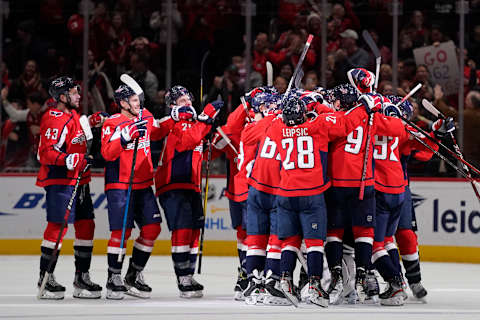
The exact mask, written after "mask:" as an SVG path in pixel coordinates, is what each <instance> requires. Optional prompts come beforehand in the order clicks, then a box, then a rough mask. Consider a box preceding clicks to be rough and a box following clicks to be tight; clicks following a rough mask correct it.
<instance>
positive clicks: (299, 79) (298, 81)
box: [295, 69, 304, 89]
mask: <svg viewBox="0 0 480 320" xmlns="http://www.w3.org/2000/svg"><path fill="white" fill-rule="evenodd" d="M303 75H304V74H303V70H302V69H300V71H298V75H297V77H296V78H295V89H300V84H301V83H302V79H303Z"/></svg>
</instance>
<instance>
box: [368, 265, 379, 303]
mask: <svg viewBox="0 0 480 320" xmlns="http://www.w3.org/2000/svg"><path fill="white" fill-rule="evenodd" d="M365 282H366V287H367V290H366V293H367V296H366V297H365V301H364V303H367V304H377V303H378V302H379V299H378V294H379V293H380V287H379V285H378V280H377V277H376V276H375V272H374V271H373V270H369V271H367V273H366V276H365Z"/></svg>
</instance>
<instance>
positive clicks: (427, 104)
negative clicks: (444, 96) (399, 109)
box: [422, 99, 480, 201]
mask: <svg viewBox="0 0 480 320" xmlns="http://www.w3.org/2000/svg"><path fill="white" fill-rule="evenodd" d="M422 105H423V107H424V108H425V109H427V111H429V112H430V113H431V114H433V115H434V116H436V117H437V118H439V119H445V115H444V114H442V113H441V112H440V111H439V110H438V109H437V108H435V107H434V106H433V104H431V103H430V102H429V101H428V100H427V99H423V100H422ZM450 138H452V142H453V149H454V150H455V153H456V154H457V155H458V156H459V157H460V158H462V159H465V158H464V157H463V154H462V152H461V150H460V147H459V146H458V144H457V139H455V135H454V134H453V132H450ZM463 169H464V170H465V172H466V173H467V175H468V176H469V177H470V184H471V185H472V188H473V192H475V196H476V197H477V199H478V200H479V201H480V193H479V192H478V189H477V186H476V183H475V180H473V179H472V174H471V173H470V170H469V169H468V166H467V165H466V164H463Z"/></svg>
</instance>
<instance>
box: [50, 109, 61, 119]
mask: <svg viewBox="0 0 480 320" xmlns="http://www.w3.org/2000/svg"><path fill="white" fill-rule="evenodd" d="M50 115H51V116H54V117H56V118H58V117H61V116H62V115H63V112H61V111H55V110H50Z"/></svg>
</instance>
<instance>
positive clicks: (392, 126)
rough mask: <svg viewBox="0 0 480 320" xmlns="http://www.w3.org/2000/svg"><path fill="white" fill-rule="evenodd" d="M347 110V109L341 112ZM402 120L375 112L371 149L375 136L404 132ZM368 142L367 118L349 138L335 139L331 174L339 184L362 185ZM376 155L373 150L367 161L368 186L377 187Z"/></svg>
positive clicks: (331, 177)
mask: <svg viewBox="0 0 480 320" xmlns="http://www.w3.org/2000/svg"><path fill="white" fill-rule="evenodd" d="M339 113H345V111H339ZM404 131H405V130H404V125H403V123H402V121H401V120H400V119H396V118H392V117H387V116H384V115H382V114H380V113H375V116H374V119H373V126H372V131H371V132H372V138H371V140H370V141H371V145H370V152H372V151H371V150H372V149H373V143H374V138H373V135H375V134H377V135H389V136H392V137H395V136H399V135H400V134H402V132H404ZM366 141H367V121H364V122H362V123H360V124H359V125H358V126H357V127H356V128H355V129H353V130H352V131H350V132H349V133H348V135H347V136H346V137H342V138H339V139H336V140H334V141H333V142H332V143H330V146H329V148H328V176H329V177H330V179H331V180H332V185H333V186H335V187H360V181H361V178H362V173H363V162H364V158H365V145H366ZM374 183H375V181H374V178H373V158H372V155H371V153H370V155H369V161H368V163H367V174H366V179H365V185H367V186H373V185H374Z"/></svg>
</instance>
